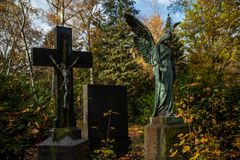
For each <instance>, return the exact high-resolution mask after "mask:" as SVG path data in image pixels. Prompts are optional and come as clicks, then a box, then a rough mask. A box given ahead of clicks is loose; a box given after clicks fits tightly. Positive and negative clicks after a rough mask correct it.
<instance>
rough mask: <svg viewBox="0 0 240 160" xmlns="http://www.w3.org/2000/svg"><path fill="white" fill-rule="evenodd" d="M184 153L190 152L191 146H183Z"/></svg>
mask: <svg viewBox="0 0 240 160" xmlns="http://www.w3.org/2000/svg"><path fill="white" fill-rule="evenodd" d="M182 152H183V153H186V152H190V147H189V146H183V150H182Z"/></svg>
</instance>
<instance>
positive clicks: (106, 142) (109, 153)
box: [91, 109, 118, 160]
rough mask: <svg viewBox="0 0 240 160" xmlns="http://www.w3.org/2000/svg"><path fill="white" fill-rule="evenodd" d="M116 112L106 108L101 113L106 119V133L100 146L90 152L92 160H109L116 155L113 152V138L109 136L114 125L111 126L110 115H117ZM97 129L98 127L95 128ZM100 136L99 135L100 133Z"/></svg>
mask: <svg viewBox="0 0 240 160" xmlns="http://www.w3.org/2000/svg"><path fill="white" fill-rule="evenodd" d="M117 114H118V113H117V112H113V111H112V110H111V109H110V110H108V111H107V112H105V113H104V114H103V117H105V118H107V119H108V126H107V133H106V135H107V136H106V138H105V139H104V138H103V139H102V140H101V146H100V148H99V149H95V150H94V151H93V153H92V154H91V158H92V159H93V160H105V159H106V160H111V159H115V158H116V157H117V154H116V153H115V151H114V150H115V149H114V142H115V140H114V139H111V138H110V132H111V130H113V129H114V127H112V126H111V119H112V116H114V115H117ZM95 129H98V128H95ZM100 136H101V135H100Z"/></svg>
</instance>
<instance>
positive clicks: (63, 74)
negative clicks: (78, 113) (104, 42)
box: [31, 26, 92, 160]
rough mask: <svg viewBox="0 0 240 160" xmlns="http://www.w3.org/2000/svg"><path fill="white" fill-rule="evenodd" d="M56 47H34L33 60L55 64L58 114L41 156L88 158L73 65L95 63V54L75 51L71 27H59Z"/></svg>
mask: <svg viewBox="0 0 240 160" xmlns="http://www.w3.org/2000/svg"><path fill="white" fill-rule="evenodd" d="M54 46H55V49H46V48H33V49H32V55H31V58H32V64H33V65H35V66H52V67H54V78H55V89H56V91H55V99H56V107H55V118H54V123H53V128H52V130H51V131H50V133H51V134H50V136H49V138H47V139H46V140H45V141H43V142H42V143H40V144H39V145H38V154H39V156H38V157H39V159H40V160H87V159H88V141H87V140H86V139H84V138H82V137H81V130H80V129H78V128H77V127H76V119H75V113H74V102H73V68H74V67H78V68H79V67H85V68H90V67H92V54H91V53H89V52H81V51H72V30H71V28H66V27H59V26H57V27H56V28H55V44H54Z"/></svg>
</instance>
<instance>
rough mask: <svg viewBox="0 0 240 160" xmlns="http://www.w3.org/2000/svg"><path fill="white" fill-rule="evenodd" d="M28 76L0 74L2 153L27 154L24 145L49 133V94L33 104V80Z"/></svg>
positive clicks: (9, 158) (19, 156) (10, 156)
mask: <svg viewBox="0 0 240 160" xmlns="http://www.w3.org/2000/svg"><path fill="white" fill-rule="evenodd" d="M25 82H26V79H25V77H20V76H19V77H18V78H14V77H9V76H3V75H0V84H1V86H2V87H1V88H0V129H1V134H0V157H5V159H7V160H13V159H14V160H17V159H23V158H24V152H25V149H26V148H28V147H32V146H33V145H34V144H35V143H36V142H38V141H39V140H41V139H42V138H43V137H45V136H46V131H47V125H48V121H49V119H50V118H51V116H50V115H51V110H49V105H50V104H49V102H50V101H51V100H50V97H40V98H39V101H38V102H37V103H36V104H33V95H32V93H31V90H30V84H28V83H25Z"/></svg>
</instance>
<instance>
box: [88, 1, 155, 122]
mask: <svg viewBox="0 0 240 160" xmlns="http://www.w3.org/2000/svg"><path fill="white" fill-rule="evenodd" d="M103 6H104V15H105V20H104V21H103V22H102V23H101V24H100V25H99V26H96V31H95V34H94V35H93V37H92V38H93V39H94V41H93V43H92V51H93V54H94V75H95V79H94V83H96V84H108V85H109V84H110V85H125V86H127V90H128V97H129V100H128V102H129V108H130V109H129V115H130V116H131V117H130V118H131V119H132V120H133V119H135V120H136V119H137V120H141V118H142V117H141V118H139V117H137V116H139V115H140V114H139V113H143V112H145V111H146V110H148V111H147V112H151V111H149V110H150V108H151V107H152V106H148V104H149V102H143V99H145V101H148V100H146V99H148V98H149V95H150V94H151V91H152V88H153V83H152V81H151V80H150V78H149V74H148V73H147V72H145V71H144V70H143V69H142V67H141V66H140V65H138V64H137V61H136V59H135V58H134V55H133V54H132V53H131V52H130V50H131V48H130V46H133V41H132V36H133V35H132V34H131V30H130V28H129V27H128V26H127V24H126V23H125V22H124V18H123V13H124V12H128V13H132V14H137V13H138V11H137V10H136V9H135V8H134V1H131V0H122V1H114V0H111V1H107V2H106V3H103ZM146 97H148V98H146ZM140 99H142V100H140ZM137 101H142V104H139V103H137ZM144 103H145V105H144ZM146 103H147V104H146ZM138 118H139V119H138ZM145 119H146V118H145ZM143 121H144V120H143Z"/></svg>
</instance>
